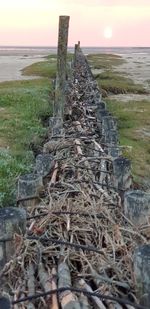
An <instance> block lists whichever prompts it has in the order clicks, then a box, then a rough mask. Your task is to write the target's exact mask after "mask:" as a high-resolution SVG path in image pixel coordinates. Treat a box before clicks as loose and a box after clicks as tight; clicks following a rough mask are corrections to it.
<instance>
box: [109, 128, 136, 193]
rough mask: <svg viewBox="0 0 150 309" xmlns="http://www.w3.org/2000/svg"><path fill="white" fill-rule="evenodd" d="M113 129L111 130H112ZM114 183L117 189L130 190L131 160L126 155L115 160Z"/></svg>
mask: <svg viewBox="0 0 150 309" xmlns="http://www.w3.org/2000/svg"><path fill="white" fill-rule="evenodd" d="M110 131H111V130H110ZM112 183H113V185H114V186H115V188H116V189H120V190H129V189H130V187H131V162H130V160H128V159H126V158H124V157H118V158H115V159H114V160H113V175H112Z"/></svg>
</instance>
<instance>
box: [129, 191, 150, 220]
mask: <svg viewBox="0 0 150 309" xmlns="http://www.w3.org/2000/svg"><path fill="white" fill-rule="evenodd" d="M124 213H125V216H126V217H127V218H129V219H130V220H131V221H132V222H133V223H134V224H135V225H142V224H145V225H146V224H149V220H150V193H147V192H144V191H141V190H133V191H128V192H126V193H125V195H124Z"/></svg>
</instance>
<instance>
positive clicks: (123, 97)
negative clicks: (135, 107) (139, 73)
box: [109, 93, 150, 102]
mask: <svg viewBox="0 0 150 309" xmlns="http://www.w3.org/2000/svg"><path fill="white" fill-rule="evenodd" d="M109 99H110V100H117V101H122V102H129V101H143V100H144V101H150V94H134V93H127V94H115V95H110V96H109Z"/></svg>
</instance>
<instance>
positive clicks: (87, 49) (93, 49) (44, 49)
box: [0, 46, 150, 55]
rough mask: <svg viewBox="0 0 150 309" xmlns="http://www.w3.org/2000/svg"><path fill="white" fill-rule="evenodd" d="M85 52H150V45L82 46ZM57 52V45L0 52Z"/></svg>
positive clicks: (9, 48)
mask: <svg viewBox="0 0 150 309" xmlns="http://www.w3.org/2000/svg"><path fill="white" fill-rule="evenodd" d="M82 50H83V52H84V53H85V54H93V53H113V54H131V53H132V54H150V47H82ZM68 51H69V52H74V48H73V47H69V48H68ZM15 52H16V53H21V54H28V53H33V54H55V53H56V52H57V48H56V47H47V46H46V47H34V46H33V47H31V46H25V47H21V46H13V47H12V46H0V54H5V53H6V54H9V55H10V54H11V53H12V54H14V53H15Z"/></svg>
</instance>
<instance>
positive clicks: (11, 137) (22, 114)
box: [0, 65, 53, 206]
mask: <svg viewBox="0 0 150 309" xmlns="http://www.w3.org/2000/svg"><path fill="white" fill-rule="evenodd" d="M52 70H53V65H52ZM38 73H39V74H40V71H39V72H38ZM0 113H1V114H0V115H1V117H0V206H10V205H14V204H15V201H16V183H17V178H18V176H19V175H20V174H22V173H25V172H29V171H31V170H32V167H33V163H34V153H33V149H34V148H38V145H40V144H41V143H42V141H43V140H44V139H45V137H46V132H47V129H46V127H44V123H43V119H46V118H47V117H48V116H50V115H51V114H52V83H51V79H48V78H39V79H36V80H27V81H13V82H4V83H0Z"/></svg>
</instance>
